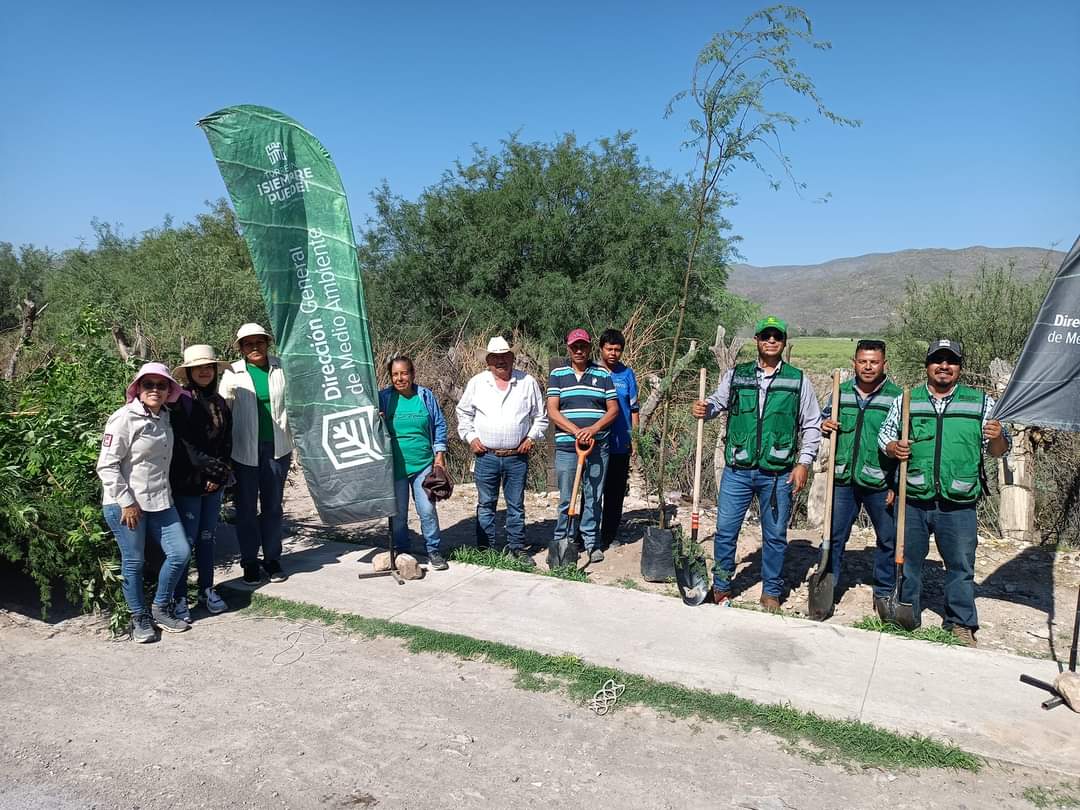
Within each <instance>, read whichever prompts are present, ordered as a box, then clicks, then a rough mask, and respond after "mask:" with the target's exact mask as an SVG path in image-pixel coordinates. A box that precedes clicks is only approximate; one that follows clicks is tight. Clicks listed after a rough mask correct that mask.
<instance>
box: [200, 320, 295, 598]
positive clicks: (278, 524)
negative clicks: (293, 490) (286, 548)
mask: <svg viewBox="0 0 1080 810" xmlns="http://www.w3.org/2000/svg"><path fill="white" fill-rule="evenodd" d="M270 340H271V336H270V333H269V332H267V331H266V330H265V329H263V328H262V327H261V326H259V325H258V324H257V323H245V324H244V325H243V326H241V327H240V329H239V330H237V332H236V344H235V345H236V347H237V348H238V349H239V350H240V354H241V355H243V357H242V359H240V360H237V361H236V362H235V363H233V364H232V365H231V366H230V367H229V368H227V369H226V370H225V373H224V374H223V375H222V377H221V386H220V388H219V389H218V393H220V394H221V397H222V399H224V400H225V402H226V403H227V404H228V405H229V408H230V410H231V412H232V460H233V462H234V465H233V471H234V472H235V474H236V539H237V541H238V542H239V545H240V565H241V566H242V567H243V569H244V583H245V584H247V585H258V584H259V583H260V582H261V581H262V570H261V569H260V564H259V552H260V551H262V555H263V557H262V569H265V571H266V573H267V575H268V576H269V577H270V581H271V582H284V581H285V580H286V579H288V575H287V574H286V573H285V571H284V569H283V568H282V567H281V528H282V522H283V520H284V510H283V509H282V505H281V502H282V500H283V498H284V497H285V479H286V478H287V477H288V475H289V465H290V464H291V463H292V449H293V445H292V438H291V437H290V435H289V427H288V418H287V415H286V413H285V372H284V371H282V369H281V361H280V360H279V359H278V358H277V357H274V356H273V355H271V354H270Z"/></svg>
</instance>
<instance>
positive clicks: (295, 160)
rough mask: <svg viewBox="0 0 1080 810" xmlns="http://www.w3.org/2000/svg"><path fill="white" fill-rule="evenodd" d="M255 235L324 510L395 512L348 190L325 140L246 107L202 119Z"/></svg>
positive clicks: (290, 404) (296, 416)
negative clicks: (347, 196) (321, 140)
mask: <svg viewBox="0 0 1080 810" xmlns="http://www.w3.org/2000/svg"><path fill="white" fill-rule="evenodd" d="M198 126H199V127H201V128H202V130H203V132H204V133H206V137H207V139H209V141H210V148H211V149H212V150H213V153H214V159H215V160H216V161H217V165H218V168H219V169H220V171H221V176H222V178H223V179H224V181H225V187H226V188H227V189H228V191H229V196H230V197H231V198H232V203H233V207H234V208H235V209H236V217H237V220H238V221H239V223H240V227H241V230H242V232H243V235H244V241H246V242H247V246H248V250H249V251H250V252H251V259H252V262H253V263H254V265H255V272H256V274H257V275H258V277H259V285H260V287H261V288H262V293H263V298H264V299H265V300H266V304H267V308H268V310H269V312H270V321H271V330H272V331H273V333H274V336H275V338H276V340H277V354H279V355H280V357H281V364H282V367H283V369H284V371H285V379H286V410H287V412H288V419H289V428H290V430H291V432H292V434H293V439H294V441H295V442H296V446H297V448H298V449H299V452H300V462H301V466H302V467H303V469H304V474H305V476H306V477H307V482H308V488H309V489H310V490H311V495H312V497H313V498H314V500H315V506H316V508H317V509H318V510H319V517H320V518H321V519H322V520H323V522H325V523H328V524H330V525H337V524H341V523H352V522H355V521H358V520H366V519H369V518H376V517H385V516H387V515H391V514H393V513H394V473H393V457H392V454H391V452H390V439H389V436H388V434H387V432H386V428H385V427H384V426H383V424H382V420H381V419H380V418H379V409H378V389H377V387H376V381H375V366H374V362H373V359H372V352H371V336H370V334H369V332H368V321H367V311H366V309H365V307H364V291H363V288H362V285H361V282H360V266H359V262H358V261H357V257H356V243H355V240H354V237H353V227H352V219H351V217H350V216H349V204H348V201H347V200H346V199H345V190H344V189H343V188H342V186H341V178H340V176H339V175H338V171H337V168H336V167H335V166H334V162H333V161H332V160H331V159H330V155H329V154H328V153H327V151H326V150H325V149H324V148H323V146H322V144H320V143H319V141H318V140H317V139H316V138H315V136H314V135H312V134H311V133H310V132H308V131H307V130H306V129H304V128H303V127H302V126H300V124H298V123H297V122H296V121H294V120H293V119H291V118H289V117H288V116H287V115H282V114H281V113H279V112H276V111H274V110H271V109H268V108H266V107H255V106H250V105H242V106H239V107H229V108H227V109H224V110H219V111H218V112H216V113H213V114H212V115H208V116H207V117H206V118H204V119H202V120H201V121H199V123H198Z"/></svg>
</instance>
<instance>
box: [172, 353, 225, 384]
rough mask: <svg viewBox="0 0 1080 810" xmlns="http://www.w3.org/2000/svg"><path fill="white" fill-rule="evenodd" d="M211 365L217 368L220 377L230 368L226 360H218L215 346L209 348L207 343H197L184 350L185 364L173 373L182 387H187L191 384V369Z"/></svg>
mask: <svg viewBox="0 0 1080 810" xmlns="http://www.w3.org/2000/svg"><path fill="white" fill-rule="evenodd" d="M211 365H212V366H216V367H217V373H218V376H219V377H220V376H221V374H222V373H223V372H224V371H225V369H227V368H228V367H229V364H228V363H226V362H225V361H224V360H219V359H218V356H217V354H216V353H215V352H214V347H213V346H207V345H206V344H205V343H197V344H195V345H194V346H188V347H187V348H186V349H184V362H183V363H181V364H180V365H178V366H177V367H176V368H174V369H173V372H172V373H173V376H174V377H176V379H177V381H178V382H179V383H180V384H181V385H187V384H188V383H189V382H191V380H190V378H189V377H188V373H187V370H188V369H189V368H195V366H211Z"/></svg>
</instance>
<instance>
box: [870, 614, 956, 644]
mask: <svg viewBox="0 0 1080 810" xmlns="http://www.w3.org/2000/svg"><path fill="white" fill-rule="evenodd" d="M851 626H852V627H854V628H856V629H858V630H870V631H871V632H875V633H888V634H889V635H891V636H900V637H901V638H915V639H918V640H919V641H932V642H934V643H935V644H944V645H946V646H950V647H958V646H963V645H962V644H961V643H960V640H959V639H958V638H957V637H956V636H954V635H953V634H952V633H950V632H949V631H948V630H944V629H942V628H941V627H919V628H917V629H915V630H905V629H904V628H903V627H899V626H898V625H895V624H890V623H889V622H883V621H882V620H881V619H880V618H879V617H877V616H863V617H862V618H861V619H859V620H858V621H857V622H855V623H854V624H853V625H851Z"/></svg>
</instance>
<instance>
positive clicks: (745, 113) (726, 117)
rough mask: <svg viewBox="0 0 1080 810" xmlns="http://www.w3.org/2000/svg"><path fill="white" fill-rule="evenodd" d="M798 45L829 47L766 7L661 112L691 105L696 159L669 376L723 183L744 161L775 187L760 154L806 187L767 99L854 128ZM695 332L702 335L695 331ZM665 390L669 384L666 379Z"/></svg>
mask: <svg viewBox="0 0 1080 810" xmlns="http://www.w3.org/2000/svg"><path fill="white" fill-rule="evenodd" d="M799 43H802V44H805V45H807V46H809V47H810V48H813V49H816V50H828V49H829V48H830V47H831V45H830V44H829V43H828V42H825V41H821V40H815V39H814V37H813V32H812V26H811V23H810V17H809V16H807V14H806V12H805V11H803V10H802V9H800V8H795V7H793V6H783V5H778V6H770V7H768V8H765V9H762V10H760V11H756V12H754V13H753V14H751V15H750V16H749V17H747V18H746V20H745V22H743V25H742V27H741V28H738V29H733V30H730V31H725V32H723V33H720V34H715V35H714V36H713V38H712V39H711V40H709V42H708V44H706V45H705V47H704V48H702V50H701V52H700V53H699V54H698V58H697V61H696V62H695V64H694V70H693V73H692V75H691V82H690V88H689V89H687V90H684V91H681V92H679V93H677V94H676V95H675V96H674V98H672V100H671V101H670V102H669V103H668V108H667V114H668V115H669V116H670V115H672V114H673V113H674V110H675V107H676V106H677V105H678V104H679V103H680V102H682V101H684V100H690V101H691V102H692V104H693V108H694V112H693V117H692V118H691V119H690V120H689V122H688V128H689V130H690V137H689V139H688V140H687V141H686V142H685V143H684V146H686V147H687V148H690V149H692V150H693V151H694V153H695V156H696V159H697V169H696V176H697V182H696V186H695V189H694V197H693V200H692V203H691V205H692V208H693V210H694V212H695V215H694V230H693V234H692V236H691V239H690V248H689V250H688V252H687V257H686V265H685V272H684V274H683V279H682V295H681V298H680V303H679V318H678V322H677V324H676V328H675V334H674V336H673V339H672V345H671V355H670V359H669V361H668V364H667V367H666V368H667V370H668V372H669V374H671V372H672V371H673V370H674V369H675V363H676V358H677V357H678V353H679V348H680V346H679V342H680V339H681V338H682V334H683V326H684V322H685V317H684V316H685V313H686V311H687V303H688V301H689V300H691V298H692V297H693V296H694V294H695V291H696V289H697V288H698V287H699V286H700V285H701V284H703V283H705V284H707V283H708V282H707V281H705V280H704V279H703V278H702V273H701V272H700V270H699V268H698V267H697V266H696V264H695V262H696V259H697V255H698V250H699V245H700V238H701V235H702V234H703V233H704V230H705V228H706V227H707V226H708V223H709V221H710V220H712V219H714V218H715V217H716V211H717V210H718V208H722V207H725V206H729V205H734V203H735V199H734V197H733V196H732V195H731V194H730V192H728V191H727V190H726V189H725V188H724V187H723V186H722V185H721V181H722V180H723V179H724V178H726V177H728V176H729V175H730V174H731V173H732V172H733V171H735V169H736V168H738V167H739V166H741V165H743V164H746V163H749V164H751V165H753V166H755V167H756V168H758V169H759V170H761V171H762V172H763V173H764V174H765V175H766V176H767V177H768V179H769V182H770V184H771V185H772V186H773V187H774V188H779V187H780V186H781V184H782V183H781V181H779V180H777V179H776V176H774V175H773V174H772V173H771V172H770V170H769V168H768V165H769V164H768V163H767V162H766V160H764V159H763V155H762V152H764V153H767V154H768V155H769V156H771V157H772V159H773V161H774V162H775V163H776V164H777V165H778V166H779V168H780V170H781V172H782V174H783V175H784V177H785V178H786V179H787V180H788V181H789V182H790V183H791V184H792V185H793V186H794V188H795V189H796V190H799V189H802V188H805V184H803V183H800V182H799V181H797V180H796V179H795V176H794V174H793V173H792V168H791V161H790V160H789V158H788V156H787V154H786V152H785V151H784V148H783V145H782V143H781V140H780V130H781V129H782V128H786V129H790V130H792V131H793V130H795V129H796V128H797V126H798V125H799V123H800V121H799V119H798V118H797V117H795V116H794V115H792V114H791V113H788V112H783V111H780V110H776V109H771V108H770V105H771V97H772V96H773V95H774V94H775V93H777V92H784V91H786V94H787V95H788V96H794V97H796V98H798V97H802V98H804V99H807V100H808V101H810V102H811V103H812V104H813V105H814V107H815V109H816V112H817V114H818V115H820V116H821V117H823V118H825V119H826V120H827V121H830V122H831V123H834V124H838V125H841V126H859V122H858V121H856V120H854V119H850V118H844V117H842V116H839V115H837V114H836V113H834V112H832V111H831V110H830V109H829V108H828V107H826V106H825V103H824V102H823V101H822V100H821V97H820V96H819V95H818V93H817V89H816V88H815V86H814V83H813V81H812V80H811V79H810V77H809V76H808V75H807V74H805V73H803V72H802V71H800V70H799V69H798V65H797V62H796V60H795V58H794V56H792V53H791V50H792V46H793V45H797V44H799ZM696 334H701V333H700V332H699V333H696ZM666 382H667V384H668V385H667V387H666V388H664V389H663V390H664V391H665V396H666V392H668V391H670V390H671V389H670V384H671V382H672V380H667V381H666ZM668 414H669V411H668V408H666V407H665V408H664V416H663V422H662V426H661V429H660V438H661V441H660V453H659V475H658V479H659V480H658V488H659V495H660V504H661V508H660V527H661V528H663V527H664V512H663V503H664V474H665V454H666V450H667V445H668V425H669V419H668Z"/></svg>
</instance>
